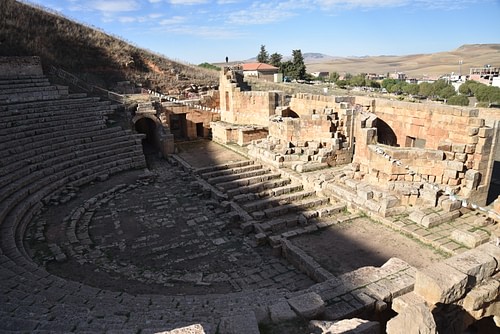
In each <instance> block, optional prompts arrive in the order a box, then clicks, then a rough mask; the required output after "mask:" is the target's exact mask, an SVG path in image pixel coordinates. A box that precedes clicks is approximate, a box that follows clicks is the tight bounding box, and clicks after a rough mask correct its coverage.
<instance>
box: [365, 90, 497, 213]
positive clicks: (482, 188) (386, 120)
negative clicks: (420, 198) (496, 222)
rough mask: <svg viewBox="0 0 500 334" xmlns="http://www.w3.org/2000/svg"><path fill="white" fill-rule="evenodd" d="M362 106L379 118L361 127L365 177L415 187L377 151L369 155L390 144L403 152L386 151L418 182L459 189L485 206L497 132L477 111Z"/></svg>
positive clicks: (402, 104) (379, 102) (404, 105)
mask: <svg viewBox="0 0 500 334" xmlns="http://www.w3.org/2000/svg"><path fill="white" fill-rule="evenodd" d="M363 99H365V100H364V101H363ZM358 100H359V102H364V103H370V104H371V105H373V106H374V108H373V109H374V115H375V116H376V117H377V119H376V120H374V119H371V120H370V122H368V123H367V124H362V122H357V124H358V125H359V128H358V129H357V130H356V131H357V132H356V157H355V161H356V162H359V163H360V164H361V165H362V168H361V169H362V171H363V172H365V173H371V174H378V173H380V172H382V175H383V176H384V177H383V178H384V179H386V178H387V177H388V179H389V180H393V179H398V180H399V178H405V180H406V179H407V178H412V180H411V181H415V180H414V179H413V177H411V176H409V175H403V174H404V173H402V172H403V171H402V170H401V168H399V169H398V168H396V170H394V165H393V163H392V162H391V161H390V160H388V159H382V160H381V159H380V158H377V157H376V155H377V153H376V152H374V150H373V149H372V150H370V149H368V146H369V145H370V144H374V143H375V142H379V143H380V142H382V143H384V140H380V139H381V138H385V139H386V141H388V142H389V144H392V145H393V146H397V147H400V149H398V148H397V147H388V146H386V147H384V150H388V151H390V152H386V153H388V154H389V155H390V156H391V157H393V158H396V159H400V160H401V161H402V162H403V166H409V167H411V169H412V170H413V171H415V172H416V174H418V175H419V176H422V175H423V176H429V178H426V180H429V181H430V182H436V183H438V184H441V185H446V186H451V187H460V188H459V189H458V190H459V191H460V194H461V195H462V196H464V197H467V198H470V199H472V200H473V201H475V202H476V203H478V204H481V205H483V204H484V203H485V202H486V197H487V193H488V188H489V183H490V179H491V172H492V164H491V161H492V159H493V155H494V153H493V151H494V146H493V144H494V143H493V138H494V134H495V132H494V129H493V128H491V127H488V126H486V125H485V120H484V119H482V118H479V117H478V110H476V109H470V108H455V107H449V106H443V105H436V104H420V103H408V102H399V101H389V100H382V99H377V100H375V103H373V101H372V100H366V98H359V99H358V97H356V101H357V102H358ZM403 148H404V149H403ZM398 157H399V158H398ZM429 157H432V159H430V158H429ZM368 162H370V163H369V164H368ZM374 163H375V165H374ZM374 166H375V167H374ZM406 174H408V171H406ZM418 182H420V181H418Z"/></svg>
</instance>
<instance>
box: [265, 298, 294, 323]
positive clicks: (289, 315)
mask: <svg viewBox="0 0 500 334" xmlns="http://www.w3.org/2000/svg"><path fill="white" fill-rule="evenodd" d="M269 315H270V316H271V321H272V322H275V323H278V322H282V321H287V320H292V319H295V318H296V317H297V315H296V314H295V312H293V311H292V309H291V308H290V304H288V303H287V302H286V301H281V302H278V303H276V304H273V305H271V306H270V307H269Z"/></svg>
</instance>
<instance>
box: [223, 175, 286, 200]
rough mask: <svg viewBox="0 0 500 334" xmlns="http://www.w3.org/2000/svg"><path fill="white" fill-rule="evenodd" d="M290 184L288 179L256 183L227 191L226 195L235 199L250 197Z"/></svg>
mask: <svg viewBox="0 0 500 334" xmlns="http://www.w3.org/2000/svg"><path fill="white" fill-rule="evenodd" d="M290 182H291V180H290V179H288V178H286V179H283V178H279V179H272V180H268V181H263V182H257V183H254V184H251V185H248V186H241V187H238V188H234V189H229V190H228V191H227V195H228V197H229V198H235V197H236V196H240V195H250V196H253V194H254V193H260V192H265V191H266V190H268V189H273V188H278V187H283V186H285V185H287V184H289V183H290Z"/></svg>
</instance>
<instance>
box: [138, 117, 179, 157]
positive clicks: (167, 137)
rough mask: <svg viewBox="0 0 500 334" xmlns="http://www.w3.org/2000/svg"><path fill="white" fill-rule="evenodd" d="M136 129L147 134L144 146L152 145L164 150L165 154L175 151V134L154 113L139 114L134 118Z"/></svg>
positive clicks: (161, 150)
mask: <svg viewBox="0 0 500 334" xmlns="http://www.w3.org/2000/svg"><path fill="white" fill-rule="evenodd" d="M132 124H133V126H134V129H135V130H136V131H137V132H139V133H143V134H145V135H146V138H145V139H144V140H143V147H144V148H145V149H146V147H148V146H149V147H151V148H155V149H157V150H159V151H160V152H162V154H163V156H166V155H167V154H171V153H173V151H174V144H173V143H174V138H173V135H172V134H171V133H170V131H168V128H165V127H164V126H163V124H162V123H161V121H160V119H159V118H158V117H156V115H153V114H137V115H135V116H134V117H133V118H132Z"/></svg>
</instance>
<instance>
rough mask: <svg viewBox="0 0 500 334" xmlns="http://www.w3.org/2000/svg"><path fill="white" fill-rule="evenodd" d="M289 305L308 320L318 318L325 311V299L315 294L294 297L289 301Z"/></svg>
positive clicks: (309, 293)
mask: <svg viewBox="0 0 500 334" xmlns="http://www.w3.org/2000/svg"><path fill="white" fill-rule="evenodd" d="M288 304H290V306H291V307H292V309H293V310H294V311H295V312H297V314H298V315H299V316H301V317H303V318H306V319H312V318H315V317H318V316H319V315H320V314H322V313H323V312H324V311H325V303H324V301H323V299H321V297H320V296H319V295H318V294H317V293H315V292H308V293H305V294H303V295H299V296H296V297H292V298H290V299H289V300H288Z"/></svg>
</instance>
